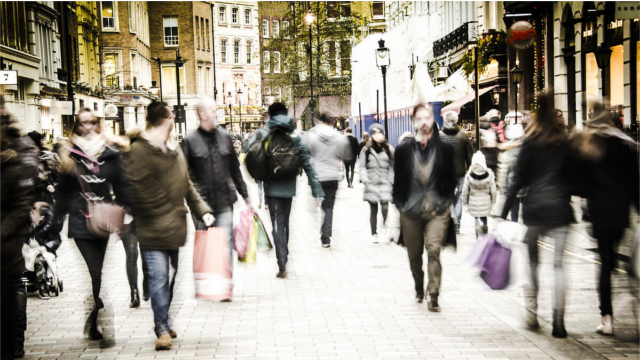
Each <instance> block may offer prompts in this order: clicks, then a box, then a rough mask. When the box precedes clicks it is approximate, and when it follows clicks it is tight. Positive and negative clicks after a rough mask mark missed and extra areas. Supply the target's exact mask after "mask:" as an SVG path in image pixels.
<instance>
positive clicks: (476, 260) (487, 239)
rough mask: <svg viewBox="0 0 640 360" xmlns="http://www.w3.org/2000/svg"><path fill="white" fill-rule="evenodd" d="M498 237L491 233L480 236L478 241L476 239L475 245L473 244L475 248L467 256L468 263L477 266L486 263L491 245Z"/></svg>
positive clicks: (479, 266)
mask: <svg viewBox="0 0 640 360" xmlns="http://www.w3.org/2000/svg"><path fill="white" fill-rule="evenodd" d="M495 240H496V238H495V236H493V235H490V234H482V235H480V236H479V237H478V241H476V243H475V245H473V249H471V252H470V253H469V256H467V263H468V264H469V265H471V266H475V267H477V268H481V266H482V264H483V263H484V260H485V258H486V257H487V251H488V250H489V246H490V245H491V243H492V242H493V241H495Z"/></svg>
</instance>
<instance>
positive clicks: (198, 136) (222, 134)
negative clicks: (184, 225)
mask: <svg viewBox="0 0 640 360" xmlns="http://www.w3.org/2000/svg"><path fill="white" fill-rule="evenodd" d="M216 110H217V106H216V102H215V100H214V99H211V98H204V99H202V100H201V101H200V103H199V104H198V116H199V117H200V127H199V128H198V129H197V130H194V131H193V132H191V133H190V134H189V135H187V136H186V137H185V138H184V140H183V141H182V144H181V145H182V151H183V152H184V156H185V158H186V159H187V162H188V164H189V170H190V174H191V180H192V181H193V183H194V186H195V187H196V189H197V190H198V192H199V193H200V196H202V198H203V199H204V200H205V201H206V202H207V204H209V206H210V207H211V208H212V209H213V216H214V217H215V219H216V220H215V223H214V226H216V227H224V228H226V229H227V233H228V236H229V241H230V246H231V249H233V204H234V203H235V202H236V200H237V199H238V195H237V192H239V193H240V195H241V196H242V198H243V199H244V201H245V202H246V204H247V206H248V207H251V202H250V200H249V194H248V192H247V186H246V185H245V182H244V180H243V179H242V173H241V171H240V162H239V161H238V157H237V156H236V153H235V149H234V147H233V139H232V137H231V135H230V134H229V133H228V132H227V131H226V130H224V129H222V128H221V127H219V126H218V116H217V112H216ZM194 221H195V224H196V228H197V229H198V228H200V229H201V228H202V223H201V222H200V220H199V219H194Z"/></svg>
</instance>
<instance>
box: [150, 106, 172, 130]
mask: <svg viewBox="0 0 640 360" xmlns="http://www.w3.org/2000/svg"><path fill="white" fill-rule="evenodd" d="M168 107H169V105H167V103H166V102H164V101H154V102H152V103H151V104H149V106H147V129H149V128H152V127H158V126H160V125H162V123H163V122H164V120H165V119H166V118H168V117H169V116H170V115H171V110H169V109H168Z"/></svg>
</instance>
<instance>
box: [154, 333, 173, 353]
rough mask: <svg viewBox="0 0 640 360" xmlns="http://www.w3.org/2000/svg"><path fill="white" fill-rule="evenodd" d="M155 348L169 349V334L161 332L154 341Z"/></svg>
mask: <svg viewBox="0 0 640 360" xmlns="http://www.w3.org/2000/svg"><path fill="white" fill-rule="evenodd" d="M156 350H171V335H170V334H162V335H160V337H159V338H158V341H156Z"/></svg>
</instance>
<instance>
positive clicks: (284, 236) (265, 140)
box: [247, 102, 324, 279]
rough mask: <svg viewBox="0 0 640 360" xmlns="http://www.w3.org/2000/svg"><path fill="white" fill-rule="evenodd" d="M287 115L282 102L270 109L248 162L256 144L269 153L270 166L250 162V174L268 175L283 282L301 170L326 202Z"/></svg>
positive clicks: (308, 156) (267, 193)
mask: <svg viewBox="0 0 640 360" xmlns="http://www.w3.org/2000/svg"><path fill="white" fill-rule="evenodd" d="M287 113H288V111H287V107H286V106H285V105H284V104H282V103H279V102H275V103H273V104H271V105H270V106H269V116H270V117H269V120H268V121H267V123H266V125H265V127H264V128H262V129H260V130H258V131H256V132H255V134H253V137H252V138H251V141H249V151H248V153H247V159H249V158H250V154H251V153H252V150H253V149H252V146H253V145H254V143H256V142H257V143H258V144H259V145H260V146H256V147H257V148H258V149H260V148H262V149H264V151H265V152H268V153H269V157H268V159H267V157H263V159H264V160H263V162H266V164H262V165H263V166H264V169H252V168H251V165H250V162H247V170H248V171H249V173H252V176H254V174H255V173H256V172H255V170H260V171H264V172H265V173H266V174H265V176H266V177H265V179H264V191H265V196H266V203H267V205H268V206H269V215H270V217H271V223H272V225H273V240H274V242H275V246H276V258H277V260H278V274H277V275H276V276H277V277H278V278H281V279H284V278H286V277H287V258H288V255H289V247H288V243H289V215H290V214H291V200H292V198H293V197H294V196H295V195H296V180H297V179H296V175H297V173H298V171H299V168H300V167H302V168H303V169H304V171H305V173H306V174H307V177H308V179H309V185H310V186H311V193H312V194H313V197H314V198H316V199H317V200H318V201H322V200H323V199H324V191H323V190H322V186H321V185H320V181H318V177H317V176H316V172H315V170H314V168H313V164H312V162H311V154H310V153H309V148H308V147H307V145H306V144H305V143H304V142H303V141H302V139H301V137H300V135H299V134H298V132H297V131H296V130H295V127H294V125H293V122H292V121H291V119H290V118H289V117H288V116H287ZM254 149H255V147H254ZM265 169H266V170H265ZM254 177H255V176H254Z"/></svg>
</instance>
